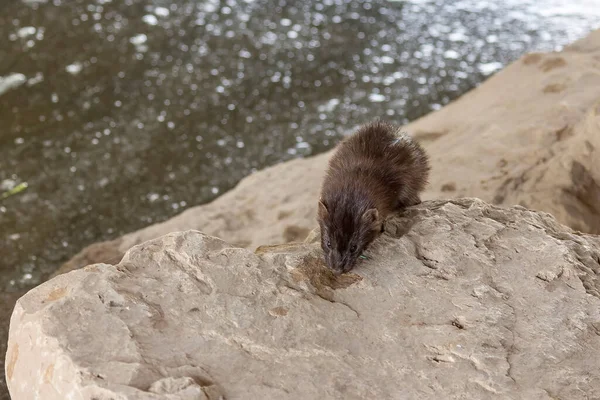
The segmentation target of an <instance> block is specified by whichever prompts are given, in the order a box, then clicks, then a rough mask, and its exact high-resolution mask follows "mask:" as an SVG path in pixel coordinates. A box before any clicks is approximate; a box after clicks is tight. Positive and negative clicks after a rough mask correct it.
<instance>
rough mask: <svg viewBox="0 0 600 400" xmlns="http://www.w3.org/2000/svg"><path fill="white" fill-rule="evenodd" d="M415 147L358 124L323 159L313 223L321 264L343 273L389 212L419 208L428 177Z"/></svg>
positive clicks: (391, 131)
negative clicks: (317, 229) (322, 257)
mask: <svg viewBox="0 0 600 400" xmlns="http://www.w3.org/2000/svg"><path fill="white" fill-rule="evenodd" d="M429 170H430V166H429V161H428V157H427V154H426V153H425V151H424V150H423V149H422V148H421V146H420V145H419V144H418V143H417V142H416V141H414V140H413V139H412V138H410V137H409V136H407V135H406V134H402V133H401V132H400V131H399V128H398V127H396V126H393V125H391V124H388V123H385V122H372V123H369V124H366V125H363V126H362V127H360V128H359V129H358V131H357V132H356V133H355V134H353V135H352V136H350V137H348V138H347V139H345V140H344V141H342V142H341V143H340V144H339V146H338V148H337V150H336V152H335V154H334V155H333V157H332V158H331V160H330V161H329V169H328V170H327V174H326V176H325V179H324V181H323V186H322V189H321V198H320V201H319V211H318V222H319V226H320V227H321V247H322V248H323V252H324V253H325V262H326V264H327V266H328V267H329V268H331V269H332V270H333V271H334V272H335V273H343V272H348V271H350V270H351V269H352V268H354V266H355V265H356V260H357V259H358V257H359V256H360V255H361V254H362V253H363V252H364V251H365V250H366V249H367V248H368V246H369V245H370V244H371V243H372V242H373V241H374V240H375V239H376V238H377V237H378V236H379V235H380V234H381V232H382V230H383V221H384V220H385V218H386V217H387V216H388V215H389V214H390V213H392V212H395V211H399V210H401V209H403V208H405V207H408V206H412V205H415V204H419V203H420V202H421V200H420V196H419V194H420V192H421V191H422V190H423V189H424V188H425V186H426V184H427V179H428V176H429Z"/></svg>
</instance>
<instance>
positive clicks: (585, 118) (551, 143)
mask: <svg viewBox="0 0 600 400" xmlns="http://www.w3.org/2000/svg"><path fill="white" fill-rule="evenodd" d="M598 93H600V30H597V31H594V32H592V33H591V34H590V35H589V36H587V37H586V38H584V39H581V40H580V41H577V42H575V43H574V44H572V45H571V46H569V47H567V48H566V49H565V50H564V51H562V52H558V53H548V54H541V53H539V54H538V53H536V54H528V55H525V56H523V57H522V58H520V59H519V60H517V61H516V62H514V63H512V64H511V65H510V66H508V67H507V68H505V69H503V70H502V71H500V72H499V73H497V74H496V75H494V76H493V77H491V78H490V79H488V80H487V81H486V82H484V83H483V84H482V85H480V86H479V87H478V88H476V89H474V90H472V91H471V92H469V93H467V94H466V95H464V96H462V97H461V98H459V99H458V100H457V101H455V102H453V103H451V104H450V105H447V106H446V107H444V108H442V109H441V110H439V111H437V112H433V113H431V114H428V115H426V116H424V117H423V118H421V119H418V120H416V121H414V122H413V123H411V124H409V125H407V126H406V127H405V130H406V131H407V132H409V133H411V134H413V135H414V136H416V137H417V138H419V139H420V140H421V141H422V142H423V144H424V146H425V148H426V149H427V151H428V152H429V154H430V155H431V158H432V165H433V169H432V172H431V184H430V186H429V190H428V191H427V193H426V194H425V196H424V198H425V199H437V198H449V197H450V198H452V197H455V198H456V197H464V196H469V197H478V198H481V199H483V200H485V201H487V202H489V203H494V204H502V205H514V204H520V205H523V206H525V207H527V208H532V209H537V210H542V211H546V212H549V213H551V214H553V215H554V216H555V217H556V218H557V219H558V220H559V221H560V222H561V223H564V224H566V225H569V226H571V227H572V228H575V229H578V230H581V231H583V232H590V233H596V234H597V233H600V162H598V160H599V159H600V150H599V149H600V95H599V94H598ZM330 155H331V152H327V153H324V154H320V155H318V156H315V157H311V158H308V159H303V160H293V161H290V162H287V163H283V164H279V165H276V166H273V167H271V168H267V169H265V170H263V171H260V172H258V173H255V174H253V175H251V176H249V177H247V178H246V179H244V180H242V181H241V182H240V183H239V185H238V186H237V187H236V188H235V189H233V190H231V191H230V192H228V193H226V194H225V195H223V196H221V197H219V198H217V199H216V200H215V201H213V202H212V203H210V204H206V205H202V206H198V207H194V208H190V209H188V210H186V211H185V212H183V213H182V214H180V215H178V216H176V217H174V218H172V219H170V220H168V221H166V222H163V223H159V224H155V225H152V226H150V227H148V228H145V229H141V230H139V231H137V232H133V233H130V234H128V235H125V236H124V237H122V238H119V239H117V240H114V241H112V242H105V243H101V244H95V245H92V246H90V247H89V248H87V249H84V250H83V251H82V252H81V253H80V254H78V255H77V256H76V257H74V258H73V259H72V260H70V261H69V262H68V263H66V264H65V265H64V266H63V267H62V268H61V270H60V271H59V273H62V272H65V271H68V270H71V269H74V268H79V267H82V266H84V265H87V262H108V263H116V262H118V260H119V259H120V257H121V256H122V255H123V254H124V252H125V251H126V250H127V249H129V248H130V247H131V246H133V245H135V244H139V243H142V242H144V241H146V240H150V239H153V238H156V237H159V236H161V235H164V234H166V233H169V232H173V231H181V230H187V229H197V230H201V231H203V232H206V233H208V234H210V235H214V236H217V237H220V238H223V239H225V240H227V241H228V242H229V243H233V244H236V245H238V246H242V247H246V248H248V249H251V250H254V249H255V248H256V246H259V245H261V244H265V243H285V242H290V241H293V240H302V239H303V238H304V236H305V235H306V234H307V233H308V232H309V230H310V229H312V227H313V226H314V223H315V216H316V206H315V204H316V202H317V198H318V194H319V188H320V184H321V180H322V178H323V173H324V170H325V168H326V165H327V161H328V159H329V157H330Z"/></svg>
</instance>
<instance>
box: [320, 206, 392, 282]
mask: <svg viewBox="0 0 600 400" xmlns="http://www.w3.org/2000/svg"><path fill="white" fill-rule="evenodd" d="M318 221H319V226H320V228H321V248H322V249H323V253H324V254H325V263H326V264H327V266H328V267H329V268H330V269H331V270H332V271H333V272H334V273H335V274H341V273H345V272H349V271H350V270H351V269H352V268H354V266H355V265H356V261H357V259H358V257H360V256H361V255H362V253H363V252H364V251H365V250H366V249H367V247H368V246H369V245H370V244H371V242H373V240H375V238H377V236H378V235H379V234H380V233H381V227H382V222H381V220H380V218H379V212H378V211H377V209H376V208H369V209H366V210H359V209H358V207H349V208H348V207H336V204H325V203H324V202H323V200H320V201H319V212H318Z"/></svg>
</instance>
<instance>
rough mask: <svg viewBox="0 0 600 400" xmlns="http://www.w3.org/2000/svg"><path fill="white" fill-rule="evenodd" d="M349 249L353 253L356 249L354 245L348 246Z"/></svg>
mask: <svg viewBox="0 0 600 400" xmlns="http://www.w3.org/2000/svg"><path fill="white" fill-rule="evenodd" d="M350 251H351V252H353V253H354V252H355V251H356V245H354V246H352V247H350Z"/></svg>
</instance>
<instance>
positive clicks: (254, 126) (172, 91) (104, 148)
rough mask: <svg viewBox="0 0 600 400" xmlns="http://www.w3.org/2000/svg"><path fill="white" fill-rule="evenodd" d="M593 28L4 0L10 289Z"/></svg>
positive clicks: (0, 174)
mask: <svg viewBox="0 0 600 400" xmlns="http://www.w3.org/2000/svg"><path fill="white" fill-rule="evenodd" d="M599 22H600V2H599V1H578V2H573V1H558V0H536V1H532V0H523V1H517V0H510V1H502V2H498V1H491V0H489V1H488V0H478V1H476V0H460V1H443V0H431V1H428V0H411V1H393V2H392V1H387V0H380V1H360V0H328V1H322V2H316V1H292V0H287V1H286V0H225V1H215V0H204V1H201V0H196V1H191V0H173V1H161V0H118V1H117V0H45V1H41V0H25V1H15V0H3V1H2V2H1V3H0V195H1V194H2V193H7V192H9V191H10V190H13V191H14V190H15V188H17V189H24V190H22V191H21V192H19V193H17V194H13V195H11V196H8V195H5V197H6V198H4V199H0V291H13V290H17V289H23V288H25V289H26V288H30V287H32V286H33V285H35V284H38V283H39V282H40V281H41V280H42V279H43V278H44V277H45V276H47V274H48V273H49V272H52V271H53V270H54V269H56V267H58V266H59V265H60V264H61V263H62V262H64V261H66V260H67V259H68V258H69V257H70V256H72V255H73V254H74V253H76V252H78V251H79V250H80V249H81V248H82V247H83V246H85V245H87V244H90V243H93V242H96V241H100V240H106V239H111V238H115V237H117V236H119V235H121V234H123V233H126V232H129V231H132V230H135V229H138V228H141V227H143V226H146V225H148V224H151V223H155V222H159V221H162V220H165V219H167V218H169V217H171V216H173V215H174V214H176V213H179V212H181V211H182V210H183V209H185V208H187V207H191V206H194V205H198V204H202V203H205V202H208V201H210V200H212V199H214V198H215V197H217V196H219V195H220V194H222V193H223V192H225V191H227V190H228V189H230V188H232V187H233V186H234V185H235V184H236V183H237V182H238V181H239V180H240V179H241V178H243V177H244V176H246V175H248V174H250V173H252V172H253V171H256V170H259V169H261V168H263V167H265V166H268V165H272V164H275V163H278V162H281V161H285V160H288V159H291V158H294V157H304V156H308V155H311V154H316V153H319V152H322V151H324V150H327V149H329V148H331V147H332V146H333V145H334V144H335V143H336V142H337V140H338V139H339V138H341V137H342V136H343V135H344V134H345V133H347V132H348V131H349V130H350V129H352V128H353V127H354V126H356V125H357V124H360V123H362V122H365V121H367V120H370V119H372V118H375V117H381V118H386V119H388V120H390V121H393V122H396V123H404V122H407V121H409V120H413V119H415V118H417V117H419V116H422V115H424V114H426V113H427V112H429V111H431V110H435V109H437V108H440V107H441V106H443V105H444V104H447V103H448V102H450V101H452V100H453V99H455V98H457V97H458V96H460V95H461V94H463V93H464V92H465V91H467V90H469V89H471V88H473V87H475V86H476V85H477V84H479V83H480V82H482V81H483V80H484V79H485V78H486V77H487V76H489V75H490V74H492V73H494V72H495V71H496V70H498V69H499V68H501V67H502V66H504V65H506V64H507V63H509V62H511V61H513V60H515V59H516V58H518V57H519V56H520V55H522V54H523V53H525V52H528V51H534V50H553V49H560V48H561V46H563V45H565V44H567V43H569V42H572V41H573V40H575V39H577V38H579V37H582V36H584V35H585V34H586V33H587V32H589V30H590V29H592V28H595V27H598V26H599V25H600V24H599ZM20 184H21V186H18V185H20ZM25 184H26V185H27V186H25ZM2 356H3V354H2Z"/></svg>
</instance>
